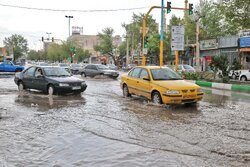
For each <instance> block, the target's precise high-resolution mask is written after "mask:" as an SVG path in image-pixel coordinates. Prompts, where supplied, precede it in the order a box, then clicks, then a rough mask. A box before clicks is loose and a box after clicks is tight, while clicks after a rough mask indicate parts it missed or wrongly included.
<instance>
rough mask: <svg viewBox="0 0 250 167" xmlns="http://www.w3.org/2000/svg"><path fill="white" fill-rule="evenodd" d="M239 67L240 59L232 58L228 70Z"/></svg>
mask: <svg viewBox="0 0 250 167" xmlns="http://www.w3.org/2000/svg"><path fill="white" fill-rule="evenodd" d="M239 69H241V64H240V61H239V60H237V59H236V58H235V59H234V60H233V63H232V66H231V67H230V70H239Z"/></svg>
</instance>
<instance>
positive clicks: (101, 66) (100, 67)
mask: <svg viewBox="0 0 250 167" xmlns="http://www.w3.org/2000/svg"><path fill="white" fill-rule="evenodd" d="M97 68H98V69H101V70H106V69H109V68H108V67H107V66H105V65H102V64H100V65H97Z"/></svg>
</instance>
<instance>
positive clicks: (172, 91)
mask: <svg viewBox="0 0 250 167" xmlns="http://www.w3.org/2000/svg"><path fill="white" fill-rule="evenodd" d="M166 93H167V94H170V95H172V94H180V91H178V90H167V92H166Z"/></svg>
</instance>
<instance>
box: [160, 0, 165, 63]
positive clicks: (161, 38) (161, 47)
mask: <svg viewBox="0 0 250 167" xmlns="http://www.w3.org/2000/svg"><path fill="white" fill-rule="evenodd" d="M163 8H164V0H162V1H161V34H160V66H163V29H164V20H163V18H164V15H163V14H164V11H163Z"/></svg>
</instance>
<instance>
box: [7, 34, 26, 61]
mask: <svg viewBox="0 0 250 167" xmlns="http://www.w3.org/2000/svg"><path fill="white" fill-rule="evenodd" d="M3 43H4V45H5V47H7V48H8V51H9V54H11V53H13V55H14V61H16V60H17V59H18V58H19V57H22V56H24V55H25V54H26V53H27V51H28V42H27V40H26V39H24V37H23V36H21V35H17V34H14V35H12V36H11V37H9V38H5V39H4V41H3ZM10 52H11V53H10Z"/></svg>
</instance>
